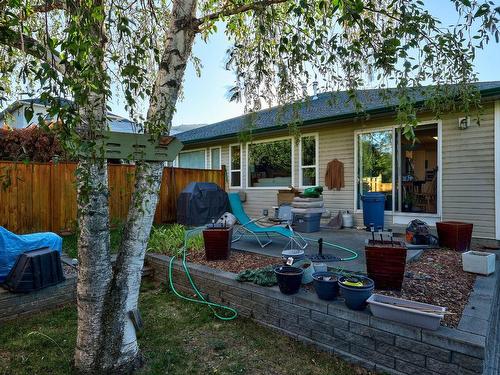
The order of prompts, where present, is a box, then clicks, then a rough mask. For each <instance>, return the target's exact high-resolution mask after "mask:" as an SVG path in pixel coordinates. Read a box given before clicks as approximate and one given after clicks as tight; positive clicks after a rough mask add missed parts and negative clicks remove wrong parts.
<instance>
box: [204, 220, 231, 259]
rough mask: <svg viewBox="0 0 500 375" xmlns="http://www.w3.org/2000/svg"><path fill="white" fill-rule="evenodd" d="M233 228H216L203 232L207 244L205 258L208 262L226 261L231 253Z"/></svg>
mask: <svg viewBox="0 0 500 375" xmlns="http://www.w3.org/2000/svg"><path fill="white" fill-rule="evenodd" d="M232 236H233V228H232V227H231V228H214V229H205V230H204V231H203V240H204V242H205V258H206V259H207V260H224V259H228V258H229V254H230V252H231V239H232Z"/></svg>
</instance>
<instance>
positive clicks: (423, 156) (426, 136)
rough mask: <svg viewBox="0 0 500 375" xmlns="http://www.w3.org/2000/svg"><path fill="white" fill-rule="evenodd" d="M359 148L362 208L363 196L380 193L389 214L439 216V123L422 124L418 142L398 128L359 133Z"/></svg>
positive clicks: (416, 138) (416, 130)
mask: <svg viewBox="0 0 500 375" xmlns="http://www.w3.org/2000/svg"><path fill="white" fill-rule="evenodd" d="M356 149H357V155H356V158H357V166H356V168H357V169H356V173H357V181H356V185H357V186H356V190H357V194H356V205H357V208H358V209H362V208H363V207H362V205H363V203H362V201H361V196H362V195H363V194H365V193H366V192H380V193H383V194H384V195H385V196H386V202H385V210H386V211H393V212H394V213H413V214H431V215H435V214H437V213H438V204H439V202H438V198H439V197H438V195H439V194H438V190H439V189H438V186H439V183H440V181H439V173H438V171H439V157H438V155H439V140H438V124H428V125H419V126H418V127H417V128H415V139H414V140H408V139H406V137H405V136H404V135H403V134H402V132H401V131H400V130H399V129H395V128H391V129H384V130H375V131H371V132H363V133H359V134H357V136H356Z"/></svg>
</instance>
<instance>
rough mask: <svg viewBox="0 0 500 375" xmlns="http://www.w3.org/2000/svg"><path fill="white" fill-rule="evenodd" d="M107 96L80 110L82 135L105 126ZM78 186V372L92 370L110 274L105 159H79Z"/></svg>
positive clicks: (94, 100) (93, 100)
mask: <svg viewBox="0 0 500 375" xmlns="http://www.w3.org/2000/svg"><path fill="white" fill-rule="evenodd" d="M105 100H106V99H105V98H104V97H101V96H97V97H95V98H91V99H90V100H89V102H90V103H89V105H88V107H89V108H85V109H83V110H82V111H81V112H82V119H83V121H82V126H81V127H80V129H79V132H80V134H81V135H82V136H83V137H86V136H87V133H88V132H89V130H90V128H93V129H102V128H104V126H105V125H106V117H105V113H106V101H105ZM76 177H77V187H78V228H79V236H78V259H79V267H78V282H77V306H78V332H77V341H76V350H75V358H74V359H75V367H76V368H77V369H78V371H79V372H81V373H94V372H95V368H96V367H98V366H99V365H98V359H99V357H100V351H101V343H102V333H103V330H102V324H101V321H102V317H103V314H104V304H105V299H106V295H107V293H108V290H109V285H110V282H111V277H112V269H111V259H110V254H109V246H110V244H109V210H108V174H107V162H106V160H97V159H93V158H87V159H81V160H80V161H79V163H78V168H77V176H76Z"/></svg>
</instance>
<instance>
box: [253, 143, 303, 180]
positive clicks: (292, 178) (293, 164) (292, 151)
mask: <svg viewBox="0 0 500 375" xmlns="http://www.w3.org/2000/svg"><path fill="white" fill-rule="evenodd" d="M283 140H290V144H291V148H292V149H291V157H292V160H291V161H292V170H291V172H292V176H291V180H292V185H293V183H294V181H295V163H294V159H295V142H294V141H293V137H277V138H269V139H263V140H259V141H253V142H248V143H247V144H246V155H245V164H246V165H245V168H246V183H247V186H246V188H247V189H248V190H279V189H289V188H290V186H262V187H254V186H250V173H248V167H249V164H248V157H249V147H250V145H252V144H258V143H272V142H276V141H283Z"/></svg>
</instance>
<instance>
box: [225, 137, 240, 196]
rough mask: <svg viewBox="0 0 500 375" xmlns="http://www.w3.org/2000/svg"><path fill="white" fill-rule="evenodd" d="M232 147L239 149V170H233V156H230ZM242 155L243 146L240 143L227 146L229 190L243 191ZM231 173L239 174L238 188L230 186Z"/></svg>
mask: <svg viewBox="0 0 500 375" xmlns="http://www.w3.org/2000/svg"><path fill="white" fill-rule="evenodd" d="M234 146H238V147H239V148H240V169H233V155H232V152H231V150H232V148H233V147H234ZM242 153H243V145H242V144H241V143H232V144H230V145H229V166H228V173H229V174H228V180H229V189H230V190H231V189H235V190H241V189H243V158H242V156H243V155H242ZM232 172H240V185H239V186H233V184H232V178H233V173H232Z"/></svg>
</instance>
